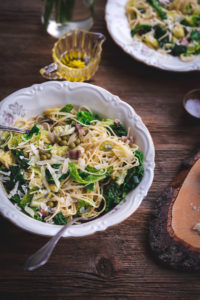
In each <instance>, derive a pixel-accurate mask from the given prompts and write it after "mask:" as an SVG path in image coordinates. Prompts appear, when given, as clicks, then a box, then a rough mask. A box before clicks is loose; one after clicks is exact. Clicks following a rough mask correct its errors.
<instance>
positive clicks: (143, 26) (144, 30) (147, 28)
mask: <svg viewBox="0 0 200 300" xmlns="http://www.w3.org/2000/svg"><path fill="white" fill-rule="evenodd" d="M151 29H152V26H150V25H146V24H140V25H137V26H135V28H134V29H132V30H131V35H132V37H133V36H134V35H135V34H136V33H137V34H139V35H142V34H144V33H147V32H149V31H151Z"/></svg>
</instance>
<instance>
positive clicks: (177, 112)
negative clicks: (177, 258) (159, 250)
mask: <svg viewBox="0 0 200 300" xmlns="http://www.w3.org/2000/svg"><path fill="white" fill-rule="evenodd" d="M105 3H106V1H105V0H96V8H95V10H96V14H95V24H94V27H93V30H94V31H100V32H102V33H104V34H105V35H106V38H107V40H106V42H105V44H104V46H103V57H102V61H101V65H100V68H99V70H98V72H97V73H96V74H95V76H94V78H93V79H92V80H91V83H93V84H96V85H99V86H101V87H104V88H105V89H108V90H109V91H110V92H111V93H114V94H116V95H118V96H119V97H121V98H122V99H123V100H124V101H126V102H127V103H129V104H130V105H131V106H133V107H134V108H135V110H136V112H137V113H138V114H139V115H140V116H141V117H142V119H143V121H144V122H145V124H146V125H147V127H148V128H149V130H150V132H151V134H152V137H153V140H154V143H155V147H156V169H155V179H154V183H153V185H152V187H151V189H150V191H149V194H148V196H147V197H146V198H145V199H144V201H143V202H142V205H141V206H140V208H139V209H138V211H137V212H136V213H135V214H134V215H132V216H131V217H130V218H129V219H128V220H126V221H125V222H123V223H122V224H120V225H117V226H115V227H112V228H109V229H108V230H106V231H105V232H98V233H96V234H95V235H92V236H88V237H85V238H77V239H72V238H71V239H63V240H62V241H61V242H60V243H59V245H58V247H57V248H56V250H55V253H54V255H53V256H52V258H51V259H50V261H49V263H48V264H47V265H46V266H44V267H43V268H41V269H39V270H38V271H36V272H32V273H27V272H25V271H23V263H24V261H25V259H26V258H27V257H28V256H29V255H30V254H32V253H33V252H34V251H35V250H37V249H38V248H39V247H40V246H42V245H43V243H44V242H46V241H47V239H46V238H44V237H40V236H35V235H32V234H29V233H27V232H23V231H22V230H21V229H19V228H17V227H15V226H14V225H12V224H11V223H10V222H8V221H7V220H5V219H3V218H2V217H0V236H1V243H0V266H1V268H0V299H2V300H4V299H30V300H31V299H36V298H37V299H43V298H44V299H46V298H48V299H68V298H70V299H128V298H131V299H133V298H134V299H144V298H147V297H152V298H154V299H168V298H173V299H198V298H199V294H200V285H199V275H198V274H195V273H191V274H185V273H179V272H175V271H171V270H166V269H164V268H162V267H160V266H158V265H157V264H156V263H155V262H154V261H153V259H152V258H151V257H150V255H149V250H148V224H149V218H150V216H151V213H152V210H153V207H154V203H155V199H156V198H157V197H158V196H159V194H160V193H161V191H162V190H163V189H164V188H165V187H166V186H167V185H168V184H169V183H170V181H171V180H172V178H173V177H174V176H175V174H176V172H177V171H178V169H179V165H180V162H181V161H182V160H183V159H184V158H185V157H186V156H188V155H189V153H190V151H191V150H192V149H193V148H194V147H195V146H196V145H197V143H198V142H199V130H200V123H193V122H191V121H190V120H189V119H187V118H186V116H185V114H184V111H183V108H182V97H183V95H184V93H185V92H187V91H188V90H189V89H192V88H198V86H199V74H198V73H197V72H193V73H187V74H176V73H170V72H164V71H160V70H156V69H153V68H151V67H148V66H145V65H143V64H141V63H139V62H137V61H135V60H133V59H132V58H131V57H129V56H128V55H126V54H125V53H124V52H123V51H122V50H121V49H120V48H119V47H118V46H117V45H116V44H115V43H114V42H113V41H112V39H111V37H110V36H109V34H108V32H107V29H106V25H105V21H104V7H105ZM40 14H41V2H40V1H39V0H37V1H36V0H35V1H25V0H18V1H12V0H6V1H1V2H0V66H1V67H0V68H1V72H0V92H1V97H0V98H1V99H3V98H4V97H5V96H7V95H8V94H10V93H11V92H13V91H15V90H17V89H20V88H23V87H26V86H30V85H31V84H33V83H39V82H43V81H44V80H43V78H42V77H41V76H40V74H39V69H40V68H41V67H42V66H44V65H46V64H48V63H49V62H51V50H50V49H51V48H52V46H53V43H54V41H55V40H54V39H53V38H52V37H50V36H48V35H47V34H46V33H45V31H44V29H43V27H42V25H41V21H40Z"/></svg>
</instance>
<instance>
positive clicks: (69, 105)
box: [60, 104, 74, 113]
mask: <svg viewBox="0 0 200 300" xmlns="http://www.w3.org/2000/svg"><path fill="white" fill-rule="evenodd" d="M73 108H74V105H73V104H66V105H65V106H63V107H62V108H61V109H60V112H65V113H70V111H71V110H72V109H73Z"/></svg>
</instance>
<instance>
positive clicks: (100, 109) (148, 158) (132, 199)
mask: <svg viewBox="0 0 200 300" xmlns="http://www.w3.org/2000/svg"><path fill="white" fill-rule="evenodd" d="M66 103H73V104H74V105H87V106H89V107H90V108H91V109H92V110H93V111H95V112H97V113H99V114H100V115H102V116H105V117H110V118H112V119H119V120H121V122H122V123H123V124H124V125H125V126H126V127H130V128H131V132H132V134H133V135H134V136H135V138H136V143H137V144H138V145H139V147H140V149H141V150H142V152H143V153H144V177H143V179H142V181H141V183H140V184H139V185H138V187H137V188H136V189H135V190H133V191H132V192H130V193H129V194H128V195H127V196H126V198H125V199H124V200H122V201H121V203H120V204H118V205H117V206H116V207H115V208H114V209H113V210H112V211H110V212H109V213H107V214H105V215H103V216H101V217H99V218H97V219H96V220H93V221H91V222H88V223H85V224H81V225H76V226H71V227H70V228H69V229H68V230H67V231H66V232H65V233H64V236H65V237H69V236H74V237H75V236H85V235H89V234H92V233H94V232H96V231H102V230H105V229H106V228H108V227H109V226H112V225H116V224H118V223H120V222H122V221H123V220H125V219H126V218H128V217H129V216H130V215H131V214H132V213H134V212H135V211H136V209H137V208H138V207H139V205H140V204H141V202H142V200H143V198H144V197H145V196H146V195H147V192H148V190H149V188H150V186H151V183H152V181H153V175H154V145H153V142H152V139H151V136H150V134H149V131H148V130H147V128H146V127H145V125H144V124H143V122H142V120H141V118H140V117H139V116H138V115H137V114H136V113H135V111H134V109H133V108H132V107H131V106H130V105H128V104H127V103H125V102H123V101H121V100H120V99H119V98H118V97H117V96H114V95H112V94H111V93H109V92H108V91H106V90H104V89H103V88H100V87H98V86H95V85H91V84H86V83H73V82H67V81H63V82H58V81H50V82H45V83H42V84H34V85H33V86H31V87H28V88H24V89H21V90H19V91H17V92H15V93H13V94H11V95H9V96H8V97H6V98H5V99H4V100H3V101H1V103H0V124H4V125H13V123H14V122H15V120H16V119H19V118H21V117H23V118H26V117H27V118H28V117H30V116H35V115H38V114H40V113H42V112H43V111H44V110H45V109H47V108H49V107H58V106H63V105H64V104H66ZM0 212H1V214H2V215H3V216H4V217H6V218H8V219H9V220H10V221H11V222H13V223H14V224H16V225H17V226H19V227H21V228H23V229H24V230H27V231H29V232H32V233H36V234H40V235H45V236H53V235H55V234H56V233H57V231H58V230H60V228H61V226H59V225H51V224H46V223H42V222H40V221H36V220H34V219H32V218H31V217H29V216H27V215H26V214H24V213H23V212H21V211H20V210H19V209H18V208H17V207H16V206H15V205H13V204H12V202H11V201H10V200H9V199H8V198H7V196H6V193H5V191H4V189H3V186H1V185H0Z"/></svg>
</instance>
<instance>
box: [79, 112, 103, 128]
mask: <svg viewBox="0 0 200 300" xmlns="http://www.w3.org/2000/svg"><path fill="white" fill-rule="evenodd" d="M77 120H78V121H79V122H81V123H83V124H87V125H90V122H91V121H93V120H99V116H98V115H93V114H91V113H90V112H89V111H87V110H81V111H79V112H78V113H77Z"/></svg>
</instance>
